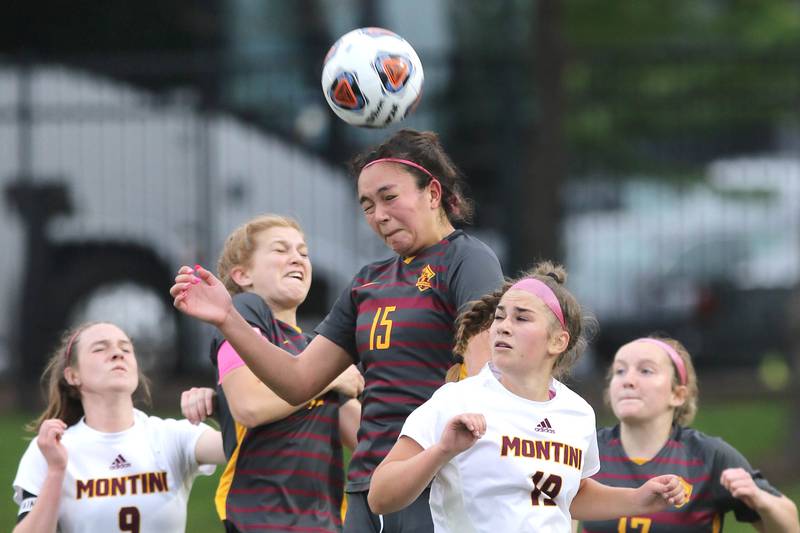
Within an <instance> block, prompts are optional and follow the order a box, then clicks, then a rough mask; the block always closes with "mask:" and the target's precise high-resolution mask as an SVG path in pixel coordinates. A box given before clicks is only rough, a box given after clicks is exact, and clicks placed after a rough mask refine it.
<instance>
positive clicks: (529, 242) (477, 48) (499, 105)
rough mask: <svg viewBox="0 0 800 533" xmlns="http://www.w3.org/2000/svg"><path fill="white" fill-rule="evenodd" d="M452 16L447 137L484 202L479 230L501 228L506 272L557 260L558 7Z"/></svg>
mask: <svg viewBox="0 0 800 533" xmlns="http://www.w3.org/2000/svg"><path fill="white" fill-rule="evenodd" d="M451 13H452V16H451V21H452V27H451V29H452V32H453V42H454V44H453V53H452V55H451V57H450V65H451V67H450V68H451V76H450V79H449V85H448V89H447V90H446V91H445V92H444V94H443V96H442V104H443V105H442V108H443V124H444V126H443V128H442V129H443V132H444V134H445V135H446V136H447V137H449V140H448V146H450V147H451V151H452V152H453V154H454V156H455V158H456V160H457V161H458V162H459V164H460V165H461V166H462V167H463V169H464V170H465V172H466V174H467V176H469V178H470V183H471V184H472V188H473V193H474V194H473V196H475V197H476V198H480V199H481V202H480V204H479V205H478V207H479V211H478V221H477V222H478V224H479V225H481V226H486V227H493V228H499V229H502V231H503V234H504V236H505V237H506V238H507V239H508V241H509V242H508V244H509V250H510V254H509V257H508V261H507V264H506V265H505V267H506V270H507V271H508V272H510V273H511V272H514V271H516V270H518V269H520V268H524V267H526V266H529V265H530V264H531V262H532V261H533V260H534V259H536V258H540V257H548V258H551V257H555V258H557V257H558V255H559V254H558V248H557V243H558V240H557V237H558V220H559V213H560V208H559V200H558V191H559V184H560V183H561V182H562V181H563V179H564V175H563V170H564V169H565V155H566V154H565V152H564V150H563V140H562V138H561V126H560V122H561V117H562V113H563V110H562V107H561V101H562V99H561V96H560V95H561V81H560V75H561V74H560V72H561V68H562V64H563V60H562V58H563V47H562V46H561V45H560V37H559V32H560V27H559V24H560V22H559V16H560V15H559V13H560V8H559V2H558V1H557V0H553V1H551V0H544V1H542V2H537V3H532V2H527V1H524V0H503V1H498V2H482V1H479V0H465V1H460V2H454V3H452V4H451ZM450 141H452V142H450Z"/></svg>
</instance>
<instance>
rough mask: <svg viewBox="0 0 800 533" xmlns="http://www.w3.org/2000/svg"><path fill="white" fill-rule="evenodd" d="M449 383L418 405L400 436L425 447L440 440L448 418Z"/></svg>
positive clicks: (407, 419) (404, 425)
mask: <svg viewBox="0 0 800 533" xmlns="http://www.w3.org/2000/svg"><path fill="white" fill-rule="evenodd" d="M448 388H450V385H449V384H446V385H444V386H443V387H442V388H440V389H439V390H437V391H436V392H435V393H434V394H433V396H431V398H430V399H429V400H428V401H427V402H425V403H423V404H422V405H420V406H419V407H417V408H416V409H415V410H414V411H413V412H412V413H411V414H410V415H408V418H406V421H405V423H404V424H403V429H402V430H401V431H400V436H406V437H409V438H411V439H414V440H415V441H416V442H417V444H419V445H420V446H422V448H423V449H426V450H427V449H428V448H430V447H431V446H433V445H434V444H436V443H437V442H438V441H439V438H440V437H441V435H442V431H443V430H444V422H446V421H447V420H448V418H447V413H445V412H444V411H445V405H446V399H445V398H446V396H447V393H448V391H447V390H446V389H448Z"/></svg>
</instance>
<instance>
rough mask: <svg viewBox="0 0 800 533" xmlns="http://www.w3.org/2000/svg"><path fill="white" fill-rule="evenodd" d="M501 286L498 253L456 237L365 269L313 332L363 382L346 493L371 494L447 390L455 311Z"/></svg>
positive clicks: (462, 235) (456, 233) (456, 234)
mask: <svg viewBox="0 0 800 533" xmlns="http://www.w3.org/2000/svg"><path fill="white" fill-rule="evenodd" d="M502 280H503V276H502V272H501V269H500V263H499V262H498V260H497V256H495V254H494V252H492V250H491V249H490V248H489V247H488V246H486V245H485V244H484V243H482V242H481V241H479V240H477V239H475V238H473V237H470V236H469V235H467V234H465V233H464V232H463V231H460V230H459V231H454V232H453V233H451V234H450V235H449V236H447V237H446V238H445V239H443V240H442V241H440V242H439V243H437V244H435V245H433V246H431V247H430V248H427V249H426V250H424V251H423V252H421V253H420V254H418V255H416V256H414V257H409V258H402V257H399V256H395V257H393V258H391V259H387V260H385V261H379V262H376V263H372V264H369V265H367V266H365V267H364V268H362V269H361V271H360V272H359V273H358V274H357V275H356V277H355V278H354V279H353V281H352V283H351V285H350V286H349V287H348V288H347V289H345V291H344V293H343V294H342V295H341V296H340V297H339V299H338V300H337V301H336V304H335V305H334V307H333V309H332V310H331V312H330V313H329V314H328V316H327V317H326V318H325V320H324V321H323V322H322V323H321V324H320V325H319V326H318V327H317V330H316V331H317V333H318V334H320V335H322V336H324V337H326V338H328V339H330V340H331V341H333V342H335V343H336V344H338V345H339V346H341V347H342V348H344V349H345V350H346V351H347V352H348V353H349V354H350V355H351V356H352V357H353V359H354V360H355V361H356V362H358V363H360V364H361V367H362V370H363V372H364V379H365V381H366V383H365V387H364V393H363V395H362V398H361V406H362V407H361V426H360V427H359V430H358V447H357V448H356V450H355V452H354V453H353V457H352V460H351V462H350V469H349V472H348V476H347V481H348V483H347V491H349V492H358V491H362V490H367V489H368V488H369V482H370V478H371V476H372V471H373V470H374V469H375V467H376V466H377V465H378V463H380V462H381V460H382V459H383V458H384V457H385V456H386V454H387V453H388V452H389V450H390V449H391V447H392V446H393V445H394V443H395V441H396V440H397V437H398V436H399V435H400V429H401V428H402V427H403V422H404V421H405V419H406V417H407V416H408V415H409V414H410V413H411V412H412V411H413V410H414V409H415V408H417V407H418V406H420V405H422V404H423V403H425V401H426V400H428V398H430V397H431V395H432V394H433V392H434V391H435V390H436V389H437V388H439V387H440V386H441V385H442V384H443V383H444V378H445V374H446V373H447V369H448V368H449V367H450V366H451V365H452V364H453V356H452V352H451V350H452V347H453V333H454V329H453V322H454V320H455V318H456V316H457V313H458V311H459V310H462V307H463V306H464V305H465V304H466V303H468V302H470V301H472V300H475V299H477V298H480V297H481V296H483V295H484V294H487V293H489V292H492V291H494V290H495V289H497V288H498V287H499V286H500V284H501V283H502Z"/></svg>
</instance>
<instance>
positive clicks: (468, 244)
mask: <svg viewBox="0 0 800 533" xmlns="http://www.w3.org/2000/svg"><path fill="white" fill-rule="evenodd" d="M445 242H446V243H447V246H446V247H445V250H444V252H445V256H451V257H452V256H458V257H473V256H477V257H491V258H494V259H495V260H497V255H496V254H495V253H494V250H492V249H491V248H490V247H489V245H488V244H486V243H485V242H483V241H482V240H480V239H479V238H477V237H475V236H473V235H470V234H469V233H466V232H465V231H464V230H455V231H454V232H453V233H451V234H450V235H449V236H448V237H447V239H446V241H445Z"/></svg>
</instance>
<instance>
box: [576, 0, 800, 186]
mask: <svg viewBox="0 0 800 533" xmlns="http://www.w3.org/2000/svg"><path fill="white" fill-rule="evenodd" d="M564 31H565V33H566V36H567V40H568V42H569V46H570V48H569V67H568V69H567V71H566V76H565V84H566V91H567V94H568V101H569V105H570V111H569V114H568V115H567V117H566V130H567V138H568V142H569V149H570V152H571V153H574V154H579V155H580V157H576V158H572V159H571V160H570V162H571V165H572V170H573V172H574V173H576V174H584V173H597V172H598V171H603V170H605V171H606V172H608V173H611V174H616V175H620V174H622V173H625V174H630V173H632V172H638V171H662V172H663V171H667V172H675V173H681V172H686V171H691V170H692V168H693V167H694V166H696V165H697V164H698V163H703V162H706V161H708V160H709V159H713V158H715V157H719V156H724V155H728V154H734V153H741V152H745V151H746V152H754V151H758V150H764V149H767V148H769V147H771V146H774V144H775V142H776V141H775V137H776V133H777V131H778V128H777V126H779V125H780V126H784V125H786V124H787V123H793V124H794V125H795V127H796V123H797V118H796V105H797V97H798V94H800V72H798V70H797V68H796V64H797V60H798V59H800V53H798V50H800V46H798V45H800V4H797V3H796V2H787V1H785V0H765V1H763V2H758V3H757V4H753V3H751V2H747V1H743V0H729V1H722V0H719V1H712V2H695V1H691V0H680V1H677V2H675V1H666V0H658V1H654V2H611V3H609V2H602V1H600V0H580V1H576V2H567V3H565V16H564Z"/></svg>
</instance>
